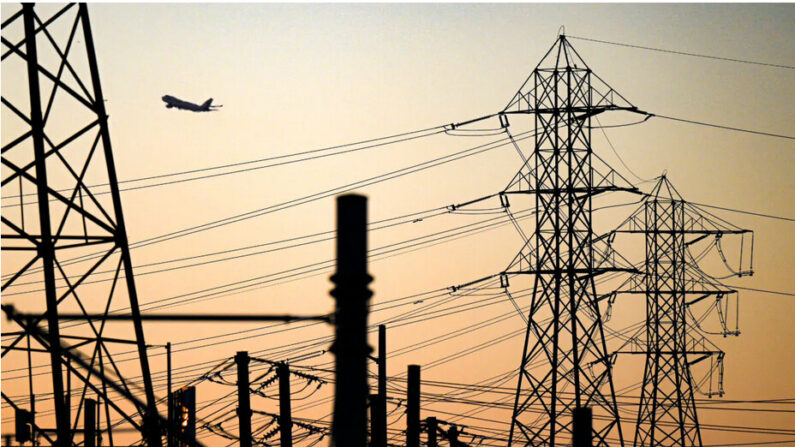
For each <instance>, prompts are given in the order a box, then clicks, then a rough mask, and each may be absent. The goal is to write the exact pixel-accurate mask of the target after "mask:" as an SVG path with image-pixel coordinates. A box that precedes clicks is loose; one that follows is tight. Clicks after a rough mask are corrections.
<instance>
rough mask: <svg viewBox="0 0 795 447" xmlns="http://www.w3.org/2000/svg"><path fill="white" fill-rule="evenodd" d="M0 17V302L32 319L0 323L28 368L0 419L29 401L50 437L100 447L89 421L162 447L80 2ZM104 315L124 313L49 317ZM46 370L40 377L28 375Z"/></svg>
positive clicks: (7, 391)
mask: <svg viewBox="0 0 795 447" xmlns="http://www.w3.org/2000/svg"><path fill="white" fill-rule="evenodd" d="M9 9H11V8H8V9H6V8H5V7H4V10H5V12H9ZM42 11H49V12H47V13H45V12H42ZM4 16H6V17H8V18H7V19H5V20H4V21H3V23H2V43H3V54H2V70H3V87H2V104H3V107H2V130H3V136H2V166H3V173H2V197H3V216H2V241H3V247H2V254H3V256H2V257H3V282H2V291H3V302H4V305H7V304H12V303H13V304H16V305H17V307H20V308H22V310H25V311H28V312H42V313H41V317H40V318H38V319H35V318H34V319H22V318H19V317H17V318H16V319H15V323H16V324H17V325H18V326H19V328H21V330H18V331H16V332H10V331H7V330H8V328H9V326H10V325H9V324H6V325H5V326H4V329H6V331H4V332H3V335H4V339H3V348H2V349H3V351H2V356H3V366H4V368H11V367H13V366H17V368H16V370H17V371H19V370H21V371H25V370H27V372H28V376H27V377H16V378H12V377H9V376H5V377H4V380H3V394H2V397H3V401H4V402H3V403H4V404H5V405H4V409H3V411H4V414H3V416H4V417H3V418H4V420H6V421H8V420H10V419H13V417H9V416H10V414H8V413H7V412H8V411H11V409H17V408H24V407H28V408H29V409H30V410H31V411H33V412H34V416H36V418H35V421H34V423H33V427H32V428H33V430H34V433H36V434H37V435H38V436H41V437H43V438H44V441H45V442H49V443H50V444H53V445H59V446H68V445H75V444H77V443H80V442H82V443H83V444H84V445H96V441H97V439H88V438H89V433H96V429H97V428H98V429H99V433H100V434H98V435H97V436H98V437H100V440H101V439H102V438H101V437H102V436H104V442H105V443H108V442H109V443H111V444H113V442H114V438H113V436H114V433H113V431H114V430H116V431H117V433H116V435H115V436H116V443H117V444H118V443H119V442H120V441H122V439H121V438H123V437H124V436H125V435H124V434H120V433H119V431H121V432H122V433H124V432H129V431H130V428H131V427H132V429H133V430H136V431H140V432H141V434H142V436H143V437H144V439H145V440H146V442H147V443H148V445H150V446H159V445H160V444H161V440H160V434H161V433H160V430H161V427H162V425H161V419H160V417H159V416H158V413H157V408H156V402H155V394H154V390H153V387H152V380H151V374H150V368H149V362H148V360H147V352H146V349H147V346H146V344H145V341H144V332H143V328H142V325H141V320H140V313H139V306H138V295H137V292H136V287H135V282H134V280H133V268H132V263H131V260H130V249H129V245H128V241H127V233H126V229H125V224H124V216H123V214H122V207H121V198H120V195H119V188H118V181H117V178H116V168H115V165H114V160H113V152H112V150H111V142H110V133H109V131H108V116H107V113H106V111H105V101H104V99H103V95H102V88H101V84H100V79H99V70H98V67H97V58H96V54H95V52H94V40H93V36H92V33H91V25H90V22H89V16H88V9H87V7H86V5H85V4H80V5H76V4H70V5H67V6H65V7H61V6H55V5H43V6H35V7H34V5H33V4H24V5H22V7H21V8H20V9H19V10H18V11H16V12H13V13H12V14H9V15H5V14H4ZM112 310H124V311H126V312H129V313H131V314H132V315H133V321H132V323H114V324H113V325H112V327H109V326H108V325H107V324H106V321H105V320H104V319H100V320H93V321H88V322H86V321H85V320H84V321H83V322H75V321H71V322H69V321H61V320H60V319H59V314H64V313H81V314H82V315H87V314H100V315H107V314H108V312H110V311H112ZM9 315H12V316H13V315H14V313H13V312H9ZM6 336H9V337H12V338H5V337H6ZM31 343H32V345H31ZM131 347H134V348H137V349H136V350H135V351H134V354H133V358H131V356H130V355H129V353H128V355H126V357H125V358H126V360H133V362H125V363H124V364H121V362H120V359H119V358H118V354H119V353H120V352H123V351H129V349H130V348H131ZM78 349H79V351H78ZM81 351H82V352H81ZM26 363H27V368H24V367H23V368H19V367H20V366H24V365H25V364H26ZM47 368H49V370H50V373H51V374H50V375H44V377H42V374H36V373H38V372H43V371H42V370H44V371H46V369H47ZM23 374H24V373H23ZM4 375H5V373H4ZM136 376H138V377H136ZM125 377H126V379H125ZM25 379H27V380H25ZM37 396H38V402H39V407H38V408H35V403H36V401H37ZM137 396H143V397H141V398H138V397H137ZM94 401H99V403H100V404H99V408H100V409H102V411H100V412H99V414H95V412H94V411H93V410H94V409H95V408H89V409H88V411H89V412H90V414H91V415H94V416H96V417H97V418H96V420H95V421H96V426H95V427H90V426H88V425H91V423H89V422H86V426H85V427H83V420H84V419H83V418H82V415H83V414H84V413H85V412H86V409H85V405H86V402H94ZM73 404H76V405H73ZM90 405H93V404H90ZM48 413H51V414H53V415H54V417H53V416H48ZM52 427H55V429H54V430H53V428H52ZM80 427H83V428H84V429H85V430H81V429H80ZM52 432H55V434H56V437H55V438H54V439H53V438H52V437H51V436H50V434H51V433H52ZM80 432H82V433H83V435H82V436H81V435H79V434H77V435H76V433H80ZM126 436H128V437H129V436H130V435H129V434H127V435H126ZM81 437H82V438H84V439H83V440H80V438H81ZM135 442H140V438H138V439H137V440H136V441H135ZM125 443H126V444H129V443H128V442H125Z"/></svg>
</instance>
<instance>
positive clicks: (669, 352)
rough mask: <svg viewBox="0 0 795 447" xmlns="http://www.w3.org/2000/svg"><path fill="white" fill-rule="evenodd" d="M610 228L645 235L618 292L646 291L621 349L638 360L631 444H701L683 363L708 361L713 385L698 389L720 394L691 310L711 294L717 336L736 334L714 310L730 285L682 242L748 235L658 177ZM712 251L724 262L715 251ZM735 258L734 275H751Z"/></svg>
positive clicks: (719, 358)
mask: <svg viewBox="0 0 795 447" xmlns="http://www.w3.org/2000/svg"><path fill="white" fill-rule="evenodd" d="M616 231H617V232H623V233H640V234H644V235H645V239H646V260H645V271H644V272H643V273H642V274H640V275H636V276H634V277H632V278H630V280H628V281H627V282H626V283H625V284H624V285H623V286H622V287H621V288H620V290H619V291H618V293H636V294H643V295H645V296H646V325H645V328H644V329H643V331H644V333H643V334H638V337H635V338H634V343H633V344H634V349H631V350H630V351H628V352H629V353H633V354H643V355H645V357H646V367H645V372H644V375H643V383H642V390H641V400H640V407H639V411H638V417H637V429H636V432H635V441H634V445H635V446H636V447H641V446H671V447H673V446H694V447H699V446H701V445H702V442H701V433H700V431H699V425H698V415H697V413H696V403H695V399H694V391H696V388H697V387H698V383H697V381H696V380H695V379H694V377H693V374H692V372H691V367H692V366H693V365H695V364H697V363H699V362H702V361H705V360H707V359H709V360H710V363H711V367H710V369H709V375H710V383H711V380H712V374H713V371H717V372H718V374H719V378H718V390H717V391H716V392H714V393H713V392H712V389H711V387H710V390H709V391H707V392H706V394H719V395H722V394H723V383H722V382H723V381H722V377H723V374H722V367H723V352H722V351H720V350H719V349H717V348H716V347H715V346H714V345H713V344H712V343H710V342H709V340H708V339H706V338H705V336H704V335H703V331H702V330H701V328H700V326H699V323H700V320H703V317H702V318H700V319H699V318H696V317H695V316H694V315H693V312H692V307H693V306H694V305H696V303H699V302H702V301H704V300H706V299H707V298H714V300H715V302H714V304H715V308H716V309H717V310H718V315H719V317H720V319H721V326H722V331H721V332H722V334H723V335H724V336H725V335H738V334H739V331H738V330H737V328H735V330H734V331H731V330H730V329H729V328H728V325H727V321H726V316H727V312H726V311H725V310H722V309H724V308H723V307H722V306H723V305H728V302H729V299H730V297H731V296H732V295H734V297H735V299H736V295H737V292H736V290H732V289H729V288H727V287H725V286H723V285H721V284H720V283H719V282H717V281H716V280H715V279H713V278H712V277H709V276H708V275H706V274H705V273H704V272H703V271H701V269H700V268H699V267H698V264H697V262H698V260H697V259H696V258H694V257H693V256H692V255H691V254H690V251H689V247H690V246H691V245H693V244H695V243H697V242H699V241H702V240H704V239H705V238H708V237H714V238H715V240H716V241H718V243H719V241H720V239H721V237H722V236H723V235H727V234H736V235H740V237H741V238H743V239H744V238H745V235H746V234H751V235H752V233H751V232H750V231H749V230H743V229H740V228H737V227H735V226H733V225H731V224H729V223H728V222H725V221H722V220H720V219H718V218H717V217H715V216H713V215H711V214H709V213H706V212H704V211H703V210H700V209H699V208H698V207H696V206H694V205H692V204H689V203H687V202H685V201H684V200H683V199H682V198H681V196H679V194H678V193H677V192H676V189H674V187H673V185H671V183H670V182H669V181H668V179H667V178H666V177H665V175H663V176H661V177H660V180H659V181H658V183H657V184H656V186H655V187H654V189H653V190H652V193H651V194H649V195H648V196H647V198H646V199H645V201H644V203H643V204H642V205H641V206H640V207H639V208H638V210H637V211H635V212H634V213H633V214H632V215H631V216H630V217H629V218H628V219H627V220H626V221H625V222H624V223H623V224H622V225H621V226H620V227H619V228H618V230H616ZM743 245H744V243H743V244H741V247H742V246H743ZM752 247H753V239H751V250H753V248H752ZM718 251H719V253H720V256H721V258H723V260H724V261H725V260H726V259H725V256H724V255H723V251H722V250H720V249H719V250H718ZM742 259H743V253H742V251H741V253H740V260H741V264H740V268H739V271H737V272H734V273H735V274H737V275H738V276H742V275H750V274H753V271H752V270H748V271H743V270H742ZM751 263H753V257H751ZM752 268H753V265H751V266H749V269H752ZM688 297H693V298H692V299H689V298H688ZM644 337H645V339H644Z"/></svg>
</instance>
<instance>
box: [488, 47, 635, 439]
mask: <svg viewBox="0 0 795 447" xmlns="http://www.w3.org/2000/svg"><path fill="white" fill-rule="evenodd" d="M611 110H625V111H631V112H639V111H638V110H637V108H636V107H634V106H633V105H632V104H630V103H629V101H627V100H626V99H625V98H623V97H622V96H621V95H620V94H618V93H617V92H615V91H614V90H613V89H612V88H611V87H610V86H609V85H607V84H606V83H605V82H604V81H602V80H601V79H600V78H599V77H598V76H597V75H596V74H594V73H593V72H592V71H591V69H590V68H588V66H587V64H586V63H585V62H584V61H583V60H582V58H581V57H580V56H579V55H578V54H577V52H576V51H575V50H574V48H572V46H571V45H570V43H569V41H568V40H567V39H566V37H565V36H564V35H561V36H560V37H559V39H558V40H557V41H556V42H555V44H554V45H553V46H552V48H551V49H550V50H549V51H548V52H547V54H546V55H545V56H544V58H543V59H542V61H541V62H540V63H539V65H538V66H537V67H536V68H535V70H533V73H532V74H531V75H530V77H529V78H528V79H527V81H526V82H525V84H524V85H523V86H522V88H521V89H520V90H519V92H518V93H517V94H516V95H515V96H514V98H513V99H512V100H511V102H510V103H509V105H508V106H507V107H506V108H505V110H504V111H503V115H504V116H506V115H508V114H530V115H532V116H533V118H534V123H535V137H534V144H533V147H532V148H531V149H530V151H529V152H530V156H529V157H527V158H526V160H525V163H524V165H523V167H522V169H521V170H520V171H519V172H518V173H517V175H516V176H515V177H514V179H513V180H512V181H511V183H510V184H509V186H508V187H507V188H506V190H505V191H504V192H503V194H528V193H529V194H533V195H535V210H536V222H535V223H536V228H535V232H534V234H533V236H532V237H529V238H527V239H526V243H525V246H524V247H523V248H522V250H521V251H520V253H519V254H518V255H517V257H516V258H515V259H514V261H513V262H512V263H511V265H510V266H509V267H508V269H506V271H505V272H504V273H505V274H506V275H514V274H530V275H533V276H534V286H533V290H534V291H533V299H532V302H531V307H530V311H529V314H528V318H527V320H528V325H527V333H526V338H525V346H524V351H523V354H522V359H521V366H520V370H519V380H518V384H517V393H516V400H515V404H514V410H513V416H512V420H511V431H510V437H509V445H512V444H513V443H517V444H519V445H525V446H538V445H549V446H554V445H558V444H561V443H569V442H570V440H571V437H572V431H573V427H572V416H571V414H572V410H573V409H574V408H577V407H584V406H588V407H592V408H593V410H594V415H596V416H597V417H595V418H594V424H593V439H594V445H597V446H605V445H608V439H611V440H617V441H618V444H620V445H623V434H622V430H621V426H620V424H619V415H618V407H617V405H616V399H615V391H614V387H613V379H612V371H611V364H610V359H609V355H608V352H607V347H606V345H605V339H604V332H603V327H602V317H601V311H600V309H599V303H598V301H597V296H596V290H595V284H594V277H595V276H597V275H600V274H603V273H606V272H610V271H617V270H626V269H624V268H620V267H618V266H616V265H613V264H612V263H610V262H608V263H603V264H599V265H596V263H595V261H594V253H595V248H594V245H595V244H596V243H597V242H598V241H597V238H595V237H594V231H593V226H592V217H593V216H592V198H593V196H594V195H596V194H600V193H604V192H607V191H619V190H633V191H634V190H635V189H634V188H633V187H632V186H631V185H630V184H629V182H627V181H626V180H625V179H623V178H622V177H621V176H619V175H618V174H617V173H615V171H613V170H610V169H609V168H608V170H607V171H602V172H598V171H597V170H596V169H594V163H596V162H599V160H598V158H596V157H595V155H594V154H593V151H592V148H591V118H592V117H593V116H595V115H597V114H600V113H603V112H606V111H611ZM509 135H510V133H509ZM512 138H513V137H512ZM514 142H515V144H517V149H518V150H519V152H520V153H522V150H521V149H520V147H519V145H518V142H517V141H516V140H515V141H514ZM605 258H607V256H606V257H605ZM544 316H549V318H548V319H544ZM538 365H542V366H538ZM611 442H615V441H611Z"/></svg>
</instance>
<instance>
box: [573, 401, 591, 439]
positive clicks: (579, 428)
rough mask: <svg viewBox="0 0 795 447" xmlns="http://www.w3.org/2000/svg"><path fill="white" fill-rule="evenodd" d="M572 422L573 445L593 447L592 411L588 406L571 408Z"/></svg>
mask: <svg viewBox="0 0 795 447" xmlns="http://www.w3.org/2000/svg"><path fill="white" fill-rule="evenodd" d="M572 417H573V419H574V420H573V421H572V423H573V424H574V433H573V438H574V447H593V436H592V435H591V431H592V430H593V413H592V412H591V409H590V408H588V407H577V408H575V409H574V410H572Z"/></svg>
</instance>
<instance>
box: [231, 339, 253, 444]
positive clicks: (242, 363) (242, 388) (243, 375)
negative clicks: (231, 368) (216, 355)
mask: <svg viewBox="0 0 795 447" xmlns="http://www.w3.org/2000/svg"><path fill="white" fill-rule="evenodd" d="M235 363H236V364H237V402H238V404H237V420H238V422H239V428H238V430H239V431H238V434H239V436H240V447H251V396H250V394H249V382H248V363H249V357H248V352H246V351H238V353H237V355H235Z"/></svg>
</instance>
